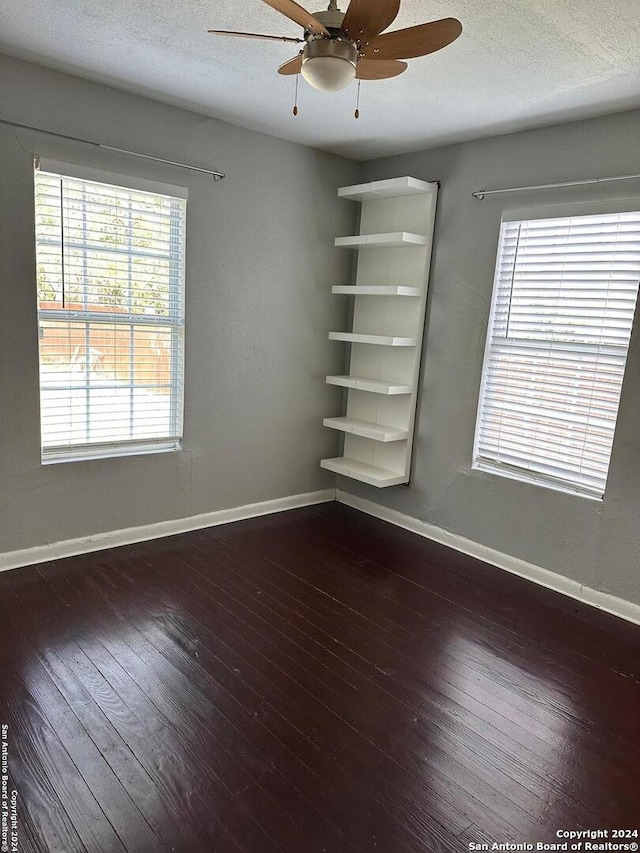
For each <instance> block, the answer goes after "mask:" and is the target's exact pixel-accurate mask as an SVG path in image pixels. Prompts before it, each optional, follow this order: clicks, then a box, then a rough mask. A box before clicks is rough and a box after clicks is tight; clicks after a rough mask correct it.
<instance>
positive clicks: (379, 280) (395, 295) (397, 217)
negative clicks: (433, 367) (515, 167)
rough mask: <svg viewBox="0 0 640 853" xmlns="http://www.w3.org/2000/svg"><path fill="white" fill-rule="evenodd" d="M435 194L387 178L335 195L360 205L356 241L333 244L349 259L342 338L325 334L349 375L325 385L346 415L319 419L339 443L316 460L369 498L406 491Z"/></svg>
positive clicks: (340, 290) (432, 187)
mask: <svg viewBox="0 0 640 853" xmlns="http://www.w3.org/2000/svg"><path fill="white" fill-rule="evenodd" d="M437 191H438V185H437V184H435V183H426V182H425V181H419V180H418V179H416V178H410V177H403V178H393V179H391V180H386V181H375V182H373V183H369V184H358V185H356V186H351V187H342V188H341V189H340V190H338V195H339V197H340V198H347V199H351V200H353V201H357V202H361V203H362V211H361V217H360V234H358V235H355V236H349V237H337V238H336V241H335V244H336V246H341V247H344V248H349V249H355V250H357V251H358V267H357V276H356V283H355V285H342V284H336V285H334V286H333V287H332V292H333V293H335V294H343V295H349V296H352V297H353V300H354V305H353V324H352V328H351V330H350V331H334V332H330V333H329V338H330V339H331V340H333V341H343V342H345V343H350V344H351V356H350V364H349V373H348V374H347V375H345V376H327V382H328V383H330V384H331V385H339V386H342V387H344V388H346V389H347V404H346V413H345V414H343V415H338V416H335V417H328V418H325V419H324V421H323V423H324V425H325V426H326V427H329V428H330V429H335V430H339V431H341V432H342V433H344V455H343V456H340V457H338V458H335V459H323V460H322V461H321V463H320V464H321V465H322V467H323V468H326V469H327V470H328V471H334V472H335V473H337V474H343V475H345V476H347V477H352V478H353V479H355V480H360V481H361V482H363V483H369V484H370V485H372V486H377V487H378V488H384V487H386V486H395V485H399V484H400V483H408V482H409V471H410V466H411V449H412V444H413V427H414V422H415V412H416V403H417V393H418V387H417V386H418V375H419V371H420V353H421V350H422V335H423V329H424V316H425V308H426V301H427V282H428V279H429V264H430V260H431V243H432V239H433V226H434V220H435V209H436V197H437Z"/></svg>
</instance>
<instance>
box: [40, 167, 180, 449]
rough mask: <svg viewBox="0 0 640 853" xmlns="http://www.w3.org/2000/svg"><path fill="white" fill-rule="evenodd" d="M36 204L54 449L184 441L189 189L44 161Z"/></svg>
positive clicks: (45, 404) (43, 392) (49, 441)
mask: <svg viewBox="0 0 640 853" xmlns="http://www.w3.org/2000/svg"><path fill="white" fill-rule="evenodd" d="M79 172H80V174H82V170H79ZM35 213H36V267H37V269H36V276H37V292H38V321H39V339H40V422H41V436H42V458H43V461H44V462H56V461H68V460H71V459H78V458H81V459H86V458H94V457H101V456H121V455H126V454H133V453H149V452H155V451H162V450H174V449H178V448H179V446H180V440H181V436H182V407H183V345H184V254H185V215H186V200H185V198H183V197H178V196H173V195H168V194H165V193H160V192H151V191H149V190H148V189H144V190H143V189H137V188H131V187H125V186H116V185H114V184H111V183H104V182H100V181H96V180H88V179H87V178H85V177H74V176H73V175H69V174H58V173H57V172H55V171H53V170H50V171H47V170H45V169H42V168H41V169H36V174H35Z"/></svg>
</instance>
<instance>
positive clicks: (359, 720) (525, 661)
mask: <svg viewBox="0 0 640 853" xmlns="http://www.w3.org/2000/svg"><path fill="white" fill-rule="evenodd" d="M0 723H2V724H4V725H7V726H8V727H9V728H8V731H7V736H6V743H7V746H8V773H9V780H8V790H12V789H15V790H16V791H17V794H18V800H17V813H18V833H19V844H18V847H17V849H18V850H19V851H20V853H34V852H35V851H37V853H52V851H61V853H81V851H86V852H87V853H123V851H127V853H155V851H176V853H196V851H198V853H365V851H367V852H368V851H371V853H425V851H434V853H438V851H442V853H449V851H451V853H454V851H455V853H462V851H468V850H469V849H470V845H471V844H473V843H474V842H475V843H477V842H494V841H496V842H507V841H514V842H534V843H535V842H552V841H556V842H557V841H559V840H560V839H558V838H557V836H556V832H557V830H559V829H561V830H578V829H608V830H613V829H630V830H636V831H637V830H640V628H638V627H637V626H633V625H630V624H628V623H625V622H623V621H622V620H619V619H616V618H615V617H612V616H608V615H607V614H603V613H600V612H598V611H596V610H593V609H592V608H589V607H586V606H583V605H580V604H579V603H577V602H574V601H572V600H570V599H567V598H564V597H563V596H560V595H557V594H555V593H552V592H549V591H547V590H544V589H542V588H539V587H536V586H534V585H532V584H530V583H528V582H526V581H523V580H521V579H519V578H516V577H514V576H511V575H509V574H507V573H505V572H502V571H500V570H499V569H495V568H492V567H490V566H487V565H485V564H483V563H480V562H478V561H476V560H474V559H472V558H470V557H466V556H464V555H461V554H458V553H456V552H454V551H451V550H449V549H447V548H445V547H444V546H440V545H437V544H434V543H431V542H428V541H427V540H424V539H421V538H419V537H417V536H415V535H413V534H411V533H407V532H405V531H402V530H399V529H397V528H395V527H392V526H390V525H387V524H385V523H384V522H381V521H378V520H376V519H372V518H370V517H367V516H365V515H362V514H361V513H358V512H356V511H355V510H351V509H349V508H347V507H344V506H340V505H338V504H324V505H321V506H318V507H310V508H308V509H303V510H294V511H290V512H286V513H281V514H279V515H273V516H267V517H264V518H259V519H252V520H249V521H242V522H237V523H235V524H229V525H225V526H221V527H215V528H211V529H209V530H204V531H198V532H194V533H189V534H184V535H180V536H175V537H171V538H167V539H162V540H157V541H154V542H149V543H142V544H140V545H133V546H128V547H124V548H119V549H114V550H110V551H102V552H98V553H95V554H89V555H86V556H82V557H74V558H70V559H67V560H61V561H58V562H55V563H47V564H43V565H41V566H35V567H28V568H25V569H20V570H15V571H11V572H6V573H4V574H3V575H1V576H0ZM631 840H635V841H636V842H637V841H638V838H637V836H636V837H635V839H633V838H632V839H631ZM9 849H10V848H9ZM583 849H584V848H583Z"/></svg>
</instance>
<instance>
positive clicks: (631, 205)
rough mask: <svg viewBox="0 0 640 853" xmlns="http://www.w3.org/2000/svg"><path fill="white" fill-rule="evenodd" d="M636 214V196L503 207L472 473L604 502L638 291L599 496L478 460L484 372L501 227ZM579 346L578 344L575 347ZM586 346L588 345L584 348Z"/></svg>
mask: <svg viewBox="0 0 640 853" xmlns="http://www.w3.org/2000/svg"><path fill="white" fill-rule="evenodd" d="M633 212H638V213H640V197H636V196H632V197H628V198H623V199H613V200H611V199H608V200H603V201H592V200H591V201H587V202H581V203H580V202H578V203H569V204H557V205H546V206H535V207H518V208H505V209H504V210H503V213H502V217H501V220H500V230H499V234H498V244H497V249H496V252H495V267H494V275H493V279H492V289H491V308H490V312H489V318H488V322H487V330H486V339H485V346H484V349H483V358H482V364H481V380H480V388H479V392H478V404H477V410H476V419H475V425H474V436H473V449H472V457H471V470H473V471H481V472H482V473H485V474H491V475H494V476H497V477H503V478H505V479H509V480H516V481H518V482H521V483H527V484H529V485H535V486H539V487H542V488H547V489H550V490H552V491H557V492H562V493H565V494H569V495H573V496H578V497H582V498H585V499H587V500H591V501H596V502H598V503H602V502H603V501H604V497H605V493H606V488H607V484H608V475H609V471H610V466H611V457H612V454H613V447H614V443H615V432H616V430H617V425H618V418H619V414H620V408H619V407H620V402H621V399H622V392H623V389H624V380H625V377H626V367H627V360H628V354H629V346H630V340H631V335H632V334H633V327H634V326H635V324H636V323H637V315H638V306H639V305H640V288H639V290H638V292H637V295H636V304H635V312H634V317H633V319H632V329H631V334H630V340H629V342H628V343H627V347H626V351H625V356H624V367H623V374H622V382H621V386H620V395H619V397H618V409H617V413H616V421H615V424H614V428H613V435H612V445H611V451H610V454H609V460H608V469H607V478H606V480H605V483H604V486H603V489H602V493H601V494H600V493H596V492H595V491H594V490H592V489H590V488H581V487H580V486H578V485H575V484H572V483H570V482H568V481H566V480H563V479H561V478H560V477H555V476H553V475H550V474H545V473H543V472H537V471H529V470H527V469H526V468H520V467H518V466H516V465H510V464H509V463H505V462H498V461H494V460H489V459H487V458H486V457H482V456H481V455H480V451H479V445H480V429H481V424H482V421H483V402H484V399H485V392H486V385H487V379H488V370H487V365H488V361H489V356H490V354H491V352H492V348H493V343H494V342H493V329H494V321H495V315H496V311H497V308H498V281H499V268H500V262H501V258H502V252H503V245H504V236H505V224H506V223H509V222H525V221H533V220H542V219H562V218H566V217H579V216H594V215H602V216H606V215H608V214H616V213H633ZM534 340H536V341H537V340H540V341H542V343H543V344H546V343H547V342H546V341H545V340H544V339H543V338H540V339H537V338H536V339H531V341H532V342H533V341H534ZM576 345H577V346H579V344H576ZM586 346H589V345H586ZM598 346H599V345H596V344H594V345H593V347H594V349H597V348H598Z"/></svg>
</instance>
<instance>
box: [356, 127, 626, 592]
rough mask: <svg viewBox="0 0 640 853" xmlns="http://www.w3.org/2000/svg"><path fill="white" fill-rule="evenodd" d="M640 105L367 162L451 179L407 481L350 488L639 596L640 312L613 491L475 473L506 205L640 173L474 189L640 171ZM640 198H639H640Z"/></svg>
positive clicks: (368, 172)
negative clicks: (593, 496) (565, 185)
mask: <svg viewBox="0 0 640 853" xmlns="http://www.w3.org/2000/svg"><path fill="white" fill-rule="evenodd" d="M639 138H640V112H629V113H622V114H618V115H614V116H609V117H604V118H601V119H596V120H589V121H584V122H577V123H574V124H565V125H561V126H557V127H551V128H544V129H540V130H535V131H527V132H524V133H517V134H512V135H508V136H500V137H495V138H492V139H483V140H480V141H477V142H471V143H466V144H461V145H456V146H449V147H446V148H441V149H437V150H430V151H425V152H422V153H416V154H411V155H406V156H399V157H393V158H386V159H383V160H378V161H372V162H369V163H367V164H365V174H364V176H363V180H376V179H382V178H390V177H395V176H398V175H413V176H415V177H417V178H422V179H425V180H440V181H442V188H441V193H440V199H439V213H438V219H437V226H436V234H435V252H434V265H433V269H432V278H431V291H430V297H429V308H428V317H427V327H426V341H425V347H424V361H423V372H422V380H421V384H422V388H421V396H420V400H419V416H418V426H417V434H416V442H415V445H414V453H415V455H414V460H413V474H412V481H411V484H410V485H409V486H397V487H395V488H392V489H388V490H378V489H373V488H370V487H368V486H364V485H362V484H359V483H355V482H354V481H351V480H348V479H346V478H342V477H341V478H339V486H340V488H342V489H344V490H346V491H349V492H351V493H354V494H358V495H361V496H363V497H367V498H370V499H371V500H374V501H377V502H379V503H381V504H384V505H386V506H390V507H393V508H394V509H397V510H399V511H401V512H404V513H407V514H408V515H410V516H413V517H415V518H419V519H422V520H425V521H428V522H430V523H432V524H435V525H438V526H440V527H442V528H445V529H446V530H449V531H453V532H455V533H458V534H461V535H462V536H465V537H468V538H469V539H472V540H475V541H476V542H480V543H482V544H484V545H487V546H489V547H492V548H496V549H498V550H499V551H502V552H504V553H507V554H511V555H514V556H516V557H519V558H521V559H524V560H528V561H530V562H532V563H534V564H537V565H539V566H542V567H544V568H546V569H549V570H551V571H553V572H558V573H560V574H563V575H566V576H567V577H569V578H572V579H574V580H577V581H579V582H580V583H583V584H586V585H588V586H590V587H593V588H595V589H598V590H603V591H606V592H610V593H613V594H616V595H618V596H620V597H622V598H625V599H627V600H630V601H634V602H636V603H640V558H639V555H640V428H639V422H640V329H638V326H639V325H640V311H638V312H637V314H636V324H635V331H634V335H633V337H632V344H631V352H630V355H629V360H628V363H627V372H626V378H625V384H624V390H623V395H622V401H621V405H620V413H619V420H618V428H617V432H616V437H615V445H614V449H613V458H612V464H611V469H610V474H609V481H608V486H607V491H606V496H605V500H604V502H593V501H590V500H587V499H585V498H581V497H573V496H570V495H566V494H562V493H559V492H554V491H551V490H549V489H544V488H541V487H538V486H533V485H527V484H524V483H518V482H515V481H512V480H508V479H504V478H501V477H497V476H494V475H491V474H485V473H481V472H477V471H472V470H471V454H472V445H473V433H474V427H475V417H476V408H477V400H478V392H479V385H480V375H481V368H482V359H483V352H484V344H485V336H486V328H487V320H488V312H489V306H490V300H491V290H492V284H493V272H494V264H495V253H496V248H497V242H498V230H499V226H500V218H501V215H502V211H503V209H504V208H505V207H506V206H512V207H522V206H533V205H545V206H546V205H549V204H560V203H566V202H574V201H593V200H599V199H612V198H619V197H631V196H634V195H635V196H640V181H634V182H627V183H619V184H609V185H604V184H603V185H598V186H595V187H583V188H580V189H573V190H562V191H559V190H554V191H544V192H539V193H532V192H529V193H523V194H518V196H496V197H487V198H486V199H485V200H484V201H482V202H480V201H476V200H474V199H473V198H471V192H472V191H473V190H477V189H482V188H486V189H489V188H498V187H510V186H521V185H526V184H539V183H548V182H554V181H565V180H575V179H580V178H587V177H592V176H593V177H595V176H606V175H621V174H633V173H637V172H639V171H640V168H639V162H640V161H639V160H638V139H639ZM638 203H639V204H640V200H639V202H638Z"/></svg>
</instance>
